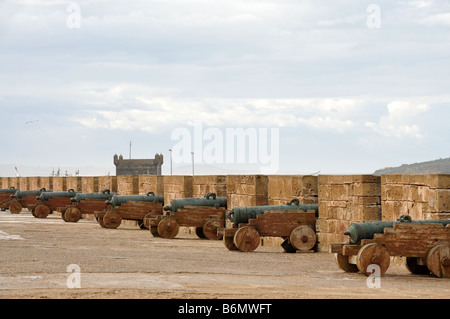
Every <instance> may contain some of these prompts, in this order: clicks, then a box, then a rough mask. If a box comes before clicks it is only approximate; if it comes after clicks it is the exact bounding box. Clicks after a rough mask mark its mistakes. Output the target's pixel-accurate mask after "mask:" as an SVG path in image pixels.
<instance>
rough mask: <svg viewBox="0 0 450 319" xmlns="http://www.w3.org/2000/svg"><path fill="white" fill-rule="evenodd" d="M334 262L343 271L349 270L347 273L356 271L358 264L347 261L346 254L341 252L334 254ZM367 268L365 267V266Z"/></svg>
mask: <svg viewBox="0 0 450 319" xmlns="http://www.w3.org/2000/svg"><path fill="white" fill-rule="evenodd" d="M336 262H337V264H338V266H339V268H341V269H342V270H343V271H345V272H349V273H357V272H358V271H359V270H358V266H356V265H355V264H351V263H349V261H348V256H344V255H342V254H336ZM366 269H367V268H366Z"/></svg>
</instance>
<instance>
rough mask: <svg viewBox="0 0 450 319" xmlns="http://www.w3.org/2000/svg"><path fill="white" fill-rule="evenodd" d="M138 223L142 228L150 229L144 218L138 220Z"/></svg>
mask: <svg viewBox="0 0 450 319" xmlns="http://www.w3.org/2000/svg"><path fill="white" fill-rule="evenodd" d="M137 224H138V226H139V228H140V229H148V227H147V226H145V224H144V221H143V220H142V219H141V220H138V221H137Z"/></svg>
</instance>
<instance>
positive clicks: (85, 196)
mask: <svg viewBox="0 0 450 319" xmlns="http://www.w3.org/2000/svg"><path fill="white" fill-rule="evenodd" d="M114 195H116V193H111V191H110V190H109V189H105V190H103V191H101V192H100V193H78V194H76V195H75V196H74V197H72V198H71V199H70V200H71V201H72V202H76V203H79V202H81V201H82V200H86V199H105V200H108V199H111V198H112V197H113V196H114Z"/></svg>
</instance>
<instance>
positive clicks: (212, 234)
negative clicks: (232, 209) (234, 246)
mask: <svg viewBox="0 0 450 319" xmlns="http://www.w3.org/2000/svg"><path fill="white" fill-rule="evenodd" d="M222 227H223V223H221V222H220V220H218V219H210V220H208V221H207V222H206V223H205V224H204V225H203V234H204V235H205V237H206V238H208V239H211V240H220V239H222V237H223V236H219V235H217V229H219V228H222Z"/></svg>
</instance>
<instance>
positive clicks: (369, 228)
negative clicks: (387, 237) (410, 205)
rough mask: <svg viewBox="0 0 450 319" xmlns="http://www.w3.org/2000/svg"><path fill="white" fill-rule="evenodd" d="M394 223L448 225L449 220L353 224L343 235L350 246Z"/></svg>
mask: <svg viewBox="0 0 450 319" xmlns="http://www.w3.org/2000/svg"><path fill="white" fill-rule="evenodd" d="M395 223H423V224H443V225H449V224H450V219H436V220H412V219H411V217H410V216H401V217H400V218H399V219H398V220H397V221H380V222H365V223H353V224H351V225H350V227H349V229H348V231H346V232H345V233H344V235H347V236H349V241H350V244H356V243H359V242H360V241H361V240H363V239H373V237H374V235H375V234H383V233H384V230H385V229H386V228H393V227H394V224H395Z"/></svg>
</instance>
